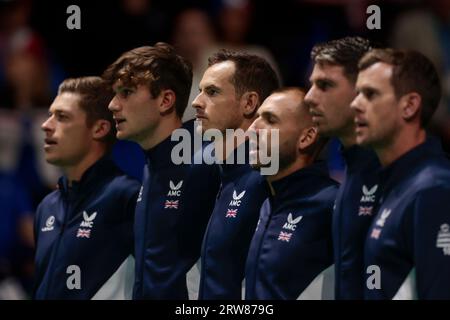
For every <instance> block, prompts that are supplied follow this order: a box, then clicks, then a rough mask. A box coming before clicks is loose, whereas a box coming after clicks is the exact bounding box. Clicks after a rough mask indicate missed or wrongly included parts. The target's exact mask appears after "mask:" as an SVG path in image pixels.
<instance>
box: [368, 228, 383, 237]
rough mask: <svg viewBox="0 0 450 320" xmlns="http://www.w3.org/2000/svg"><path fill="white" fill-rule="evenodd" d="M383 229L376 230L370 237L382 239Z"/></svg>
mask: <svg viewBox="0 0 450 320" xmlns="http://www.w3.org/2000/svg"><path fill="white" fill-rule="evenodd" d="M380 233H381V229H378V228H375V229H373V230H372V233H371V234H370V237H371V238H373V239H378V238H379V237H380Z"/></svg>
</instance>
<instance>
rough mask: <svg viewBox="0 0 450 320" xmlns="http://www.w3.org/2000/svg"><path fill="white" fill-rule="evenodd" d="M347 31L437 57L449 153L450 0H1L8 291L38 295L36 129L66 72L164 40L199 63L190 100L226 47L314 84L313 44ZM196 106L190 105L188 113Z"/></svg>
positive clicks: (6, 294) (2, 277)
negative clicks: (376, 12) (77, 20)
mask: <svg viewBox="0 0 450 320" xmlns="http://www.w3.org/2000/svg"><path fill="white" fill-rule="evenodd" d="M72 4H76V5H78V6H79V7H80V9H81V30H68V29H67V27H66V20H67V18H68V17H69V15H70V14H67V13H66V9H67V7H68V6H69V5H72ZM371 4H377V5H379V6H380V8H381V29H380V30H368V29H367V28H366V19H367V17H368V14H367V13H366V8H367V7H368V6H369V5H371ZM347 35H361V36H365V37H368V38H370V39H372V40H375V41H378V42H379V43H380V44H381V45H386V46H392V47H402V48H412V49H416V50H419V51H421V52H423V53H424V54H425V55H427V56H428V57H429V58H431V60H432V61H433V62H434V63H435V64H436V66H437V68H438V70H440V71H441V77H442V82H443V85H444V99H443V100H442V103H441V107H440V109H439V110H438V112H437V113H436V115H435V117H434V121H433V123H432V127H431V128H430V130H431V131H432V132H433V133H435V134H437V135H439V136H440V137H441V138H442V140H443V143H444V147H445V149H446V150H447V152H448V151H449V150H450V103H449V96H450V1H448V0H429V1H407V0H385V1H365V0H279V1H251V0H211V1H189V0H156V1H155V0H112V1H104V0H91V1H77V0H73V1H66V0H61V1H50V0H0V299H29V298H30V296H31V292H32V285H33V243H34V239H33V230H32V229H33V213H34V211H35V209H36V206H37V205H38V203H39V202H40V201H41V200H42V198H43V197H44V196H45V195H46V194H47V193H49V192H50V191H51V190H52V189H53V188H54V187H55V185H56V181H57V178H58V176H59V175H60V172H58V171H57V170H56V169H55V168H54V167H52V166H49V165H47V164H46V163H45V161H44V158H43V153H42V146H43V132H42V131H41V129H40V126H41V123H42V122H43V119H45V117H46V116H47V108H48V107H49V105H50V103H51V101H52V99H53V98H54V96H55V95H56V91H57V87H58V85H59V83H60V82H61V81H62V80H63V79H65V78H67V77H78V76H86V75H100V74H101V73H102V72H103V70H104V68H105V67H106V66H107V65H109V64H110V63H111V62H113V61H114V60H115V59H116V58H117V57H118V56H119V55H120V54H121V53H122V52H124V51H126V50H129V49H131V48H134V47H138V46H143V45H152V44H154V43H155V42H157V41H166V42H169V43H171V44H173V45H175V46H176V47H177V49H178V50H179V52H180V53H181V54H183V55H185V56H186V57H187V58H188V59H190V60H191V62H192V64H193V66H194V80H193V86H192V93H191V98H190V101H192V100H193V98H194V97H195V95H196V93H197V92H198V82H199V81H200V78H201V76H202V74H203V71H204V70H205V68H206V62H207V57H208V56H209V54H210V53H212V52H213V51H215V50H216V49H218V48H224V47H225V48H233V49H245V50H249V51H251V52H254V53H257V54H260V55H262V56H264V57H266V58H267V59H268V60H269V61H270V62H271V63H272V64H273V65H274V67H275V68H276V70H277V72H278V74H279V77H280V79H281V80H282V83H283V84H284V85H287V86H291V85H295V86H302V87H305V88H306V87H308V77H309V73H310V70H311V63H310V59H309V52H310V50H311V48H312V46H313V45H314V44H315V43H317V42H322V41H327V40H330V39H334V38H339V37H343V36H347ZM194 114H195V112H194V111H193V109H192V108H191V107H188V109H187V111H186V113H185V116H184V119H185V120H187V119H191V118H193V117H194ZM74 143H76V141H74ZM337 146H338V144H337V142H335V141H332V143H331V145H330V148H329V150H328V163H329V165H330V169H331V171H332V172H333V174H334V176H335V177H336V178H337V179H339V177H340V172H341V170H342V162H341V159H340V158H339V157H338V156H337V153H336V149H337ZM114 158H115V160H116V161H117V163H118V164H119V165H120V166H121V167H122V168H123V169H124V170H125V171H126V172H127V173H129V174H131V175H133V176H135V177H136V178H140V175H141V169H142V166H143V163H144V160H143V154H142V152H141V151H140V149H139V148H138V146H137V145H135V144H133V143H127V142H120V143H118V144H117V145H116V147H115V149H114Z"/></svg>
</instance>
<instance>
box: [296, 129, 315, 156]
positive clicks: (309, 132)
mask: <svg viewBox="0 0 450 320" xmlns="http://www.w3.org/2000/svg"><path fill="white" fill-rule="evenodd" d="M316 141H317V128H316V127H307V128H305V129H303V130H302V132H301V134H300V137H299V138H298V143H297V148H298V150H300V152H304V151H306V150H307V149H308V148H309V147H311V146H312V145H313V144H314V143H315V142H316Z"/></svg>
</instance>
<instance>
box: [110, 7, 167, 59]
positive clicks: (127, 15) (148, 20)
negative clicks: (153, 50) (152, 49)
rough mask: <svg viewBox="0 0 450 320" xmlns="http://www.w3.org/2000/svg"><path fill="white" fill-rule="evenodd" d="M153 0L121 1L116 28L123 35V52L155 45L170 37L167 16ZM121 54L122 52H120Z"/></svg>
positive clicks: (121, 45)
mask: <svg viewBox="0 0 450 320" xmlns="http://www.w3.org/2000/svg"><path fill="white" fill-rule="evenodd" d="M153 2H154V1H152V0H120V14H119V16H118V17H117V20H116V21H120V23H118V24H117V25H115V26H114V27H117V28H119V30H118V32H120V34H123V35H124V36H123V37H120V44H119V45H120V47H121V48H123V51H125V50H130V49H132V48H136V47H141V46H144V45H153V44H154V43H156V42H158V41H163V40H164V39H166V38H167V37H168V29H169V28H168V27H169V26H168V22H169V21H168V19H167V15H166V14H165V13H164V12H163V11H160V10H159V9H158V8H157V7H156V6H155V5H154V3H153ZM120 53H121V52H120Z"/></svg>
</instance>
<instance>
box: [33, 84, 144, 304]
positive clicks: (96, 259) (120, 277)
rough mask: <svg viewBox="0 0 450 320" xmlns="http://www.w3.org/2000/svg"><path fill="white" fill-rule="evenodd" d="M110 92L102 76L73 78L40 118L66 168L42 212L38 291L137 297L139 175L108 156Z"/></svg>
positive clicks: (51, 150)
mask: <svg viewBox="0 0 450 320" xmlns="http://www.w3.org/2000/svg"><path fill="white" fill-rule="evenodd" d="M112 96H113V93H112V90H111V89H110V88H109V87H108V86H107V85H106V84H105V83H104V81H103V80H102V79H101V78H99V77H84V78H77V79H67V80H65V81H64V82H63V83H62V84H61V85H60V86H59V90H58V96H57V97H56V98H55V100H54V101H53V103H52V105H51V106H50V108H49V117H48V119H47V120H46V121H45V122H44V123H43V124H42V129H43V130H44V131H45V145H44V150H45V158H46V160H47V162H49V163H51V164H53V165H55V166H58V167H60V168H61V169H62V171H63V173H64V176H63V177H61V178H60V179H59V182H58V190H56V191H54V192H52V193H51V194H49V195H48V196H47V197H46V198H45V199H44V200H43V201H42V202H41V203H40V205H39V207H38V209H37V212H36V219H35V228H34V233H35V239H36V272H35V274H36V277H35V278H36V283H35V296H34V297H35V298H36V299H130V298H131V293H132V291H131V288H132V287H131V283H132V281H133V278H134V270H133V269H134V258H133V257H132V254H133V220H134V206H135V203H136V197H137V193H138V190H139V183H138V182H137V181H134V180H131V179H130V178H129V177H127V176H125V175H124V174H123V173H122V172H121V171H120V170H119V169H118V168H117V166H116V165H115V164H114V163H113V162H112V160H110V159H109V157H108V152H109V150H110V149H111V147H112V145H113V143H114V141H115V136H114V133H115V130H114V125H113V120H112V114H111V113H110V112H109V110H108V102H109V100H110V99H111V98H112Z"/></svg>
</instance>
